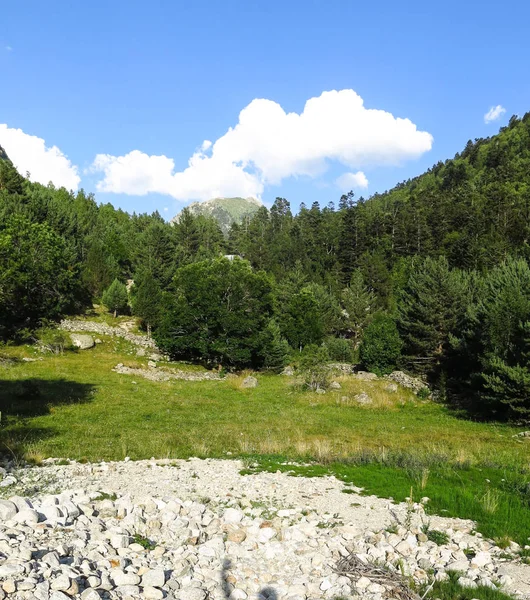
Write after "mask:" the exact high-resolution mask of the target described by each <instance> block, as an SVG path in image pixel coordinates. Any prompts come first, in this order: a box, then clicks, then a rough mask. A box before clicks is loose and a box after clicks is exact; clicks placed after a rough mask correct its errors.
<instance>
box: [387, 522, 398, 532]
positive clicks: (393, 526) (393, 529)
mask: <svg viewBox="0 0 530 600" xmlns="http://www.w3.org/2000/svg"><path fill="white" fill-rule="evenodd" d="M386 531H387V532H388V533H395V534H397V532H398V531H399V526H398V524H397V523H392V524H390V525H389V526H388V527H387V528H386Z"/></svg>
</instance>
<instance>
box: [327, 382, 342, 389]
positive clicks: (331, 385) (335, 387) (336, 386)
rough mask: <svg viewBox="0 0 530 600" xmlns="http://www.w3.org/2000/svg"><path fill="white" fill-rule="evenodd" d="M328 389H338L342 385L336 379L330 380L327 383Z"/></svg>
mask: <svg viewBox="0 0 530 600" xmlns="http://www.w3.org/2000/svg"><path fill="white" fill-rule="evenodd" d="M329 389H330V390H340V389H342V386H341V384H340V383H339V382H338V381H332V382H331V383H330V384H329Z"/></svg>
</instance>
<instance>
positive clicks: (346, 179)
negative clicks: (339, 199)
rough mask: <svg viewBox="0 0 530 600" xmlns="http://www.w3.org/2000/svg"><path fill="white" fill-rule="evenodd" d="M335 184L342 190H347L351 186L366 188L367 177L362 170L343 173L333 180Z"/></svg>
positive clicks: (351, 187)
mask: <svg viewBox="0 0 530 600" xmlns="http://www.w3.org/2000/svg"><path fill="white" fill-rule="evenodd" d="M335 183H336V184H337V186H338V187H339V188H340V189H341V190H342V191H343V192H347V191H349V190H351V189H353V188H367V187H368V179H366V175H365V174H364V173H363V172H362V171H357V173H344V174H343V175H341V176H340V177H337V179H336V180H335Z"/></svg>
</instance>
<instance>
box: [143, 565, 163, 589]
mask: <svg viewBox="0 0 530 600" xmlns="http://www.w3.org/2000/svg"><path fill="white" fill-rule="evenodd" d="M165 582H166V575H165V573H164V571H163V570H162V569H150V570H149V571H147V572H146V573H144V574H143V575H142V586H143V587H155V588H161V587H163V585H164V583H165Z"/></svg>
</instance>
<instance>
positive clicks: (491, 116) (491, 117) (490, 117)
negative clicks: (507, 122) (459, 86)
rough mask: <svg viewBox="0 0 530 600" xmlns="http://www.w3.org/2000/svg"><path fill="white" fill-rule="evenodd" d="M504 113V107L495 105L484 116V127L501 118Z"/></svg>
mask: <svg viewBox="0 0 530 600" xmlns="http://www.w3.org/2000/svg"><path fill="white" fill-rule="evenodd" d="M505 112H506V109H505V108H504V106H501V105H500V104H497V106H492V107H491V108H490V109H489V110H488V112H487V113H486V114H485V115H484V123H486V125H487V124H488V123H491V122H493V121H497V120H498V119H500V118H501V117H502V115H503V114H504V113H505Z"/></svg>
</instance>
